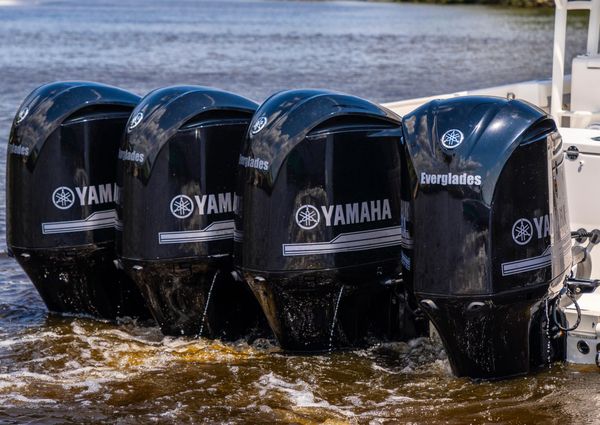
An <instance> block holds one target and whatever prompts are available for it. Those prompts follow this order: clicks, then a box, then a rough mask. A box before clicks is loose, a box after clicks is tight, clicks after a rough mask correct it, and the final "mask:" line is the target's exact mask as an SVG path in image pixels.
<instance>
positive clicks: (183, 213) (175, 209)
mask: <svg viewBox="0 0 600 425" xmlns="http://www.w3.org/2000/svg"><path fill="white" fill-rule="evenodd" d="M193 212H194V201H192V198H190V197H189V196H186V195H177V196H175V197H174V198H173V199H172V200H171V214H173V216H174V217H175V218H187V217H189V216H190V215H192V213H193Z"/></svg>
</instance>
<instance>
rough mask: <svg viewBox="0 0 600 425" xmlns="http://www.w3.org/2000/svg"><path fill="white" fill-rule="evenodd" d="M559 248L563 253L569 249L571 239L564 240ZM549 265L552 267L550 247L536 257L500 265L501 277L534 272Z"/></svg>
mask: <svg viewBox="0 0 600 425" xmlns="http://www.w3.org/2000/svg"><path fill="white" fill-rule="evenodd" d="M561 248H562V249H561V251H562V252H563V253H564V252H565V251H567V250H569V249H571V239H570V238H565V239H564V240H563V242H562V247H561ZM550 265H552V251H551V247H548V248H546V249H545V250H544V252H543V253H542V254H541V255H538V256H537V257H530V258H526V259H524V260H517V261H510V262H508V263H502V276H510V275H513V274H519V273H525V272H531V271H534V270H538V269H543V268H544V267H549V266H550Z"/></svg>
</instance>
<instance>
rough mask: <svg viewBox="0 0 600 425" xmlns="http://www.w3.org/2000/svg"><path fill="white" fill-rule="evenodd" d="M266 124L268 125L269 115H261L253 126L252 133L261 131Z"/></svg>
mask: <svg viewBox="0 0 600 425" xmlns="http://www.w3.org/2000/svg"><path fill="white" fill-rule="evenodd" d="M265 125H267V117H260V118H259V119H258V120H257V121H256V122H255V123H254V125H253V126H252V131H251V133H252V134H256V133H258V132H259V131H261V130H262V129H263V128H265Z"/></svg>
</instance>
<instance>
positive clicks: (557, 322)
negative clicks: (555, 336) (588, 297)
mask: <svg viewBox="0 0 600 425" xmlns="http://www.w3.org/2000/svg"><path fill="white" fill-rule="evenodd" d="M563 295H566V296H567V298H569V299H570V300H571V301H572V302H573V305H574V306H575V310H576V311H577V320H576V321H575V324H574V325H573V326H571V327H570V328H565V327H563V326H562V324H561V323H560V320H558V314H557V311H558V306H559V304H560V299H561V297H562V296H563ZM552 319H553V320H554V324H555V325H556V326H557V327H558V329H560V330H561V331H563V332H571V331H574V330H575V329H577V327H578V326H579V324H580V323H581V307H579V304H578V303H577V299H576V298H575V296H574V295H573V293H572V292H571V291H570V290H569V288H568V287H567V286H566V285H565V286H564V287H563V288H562V289H561V290H560V292H559V293H558V296H557V297H556V299H555V300H554V303H553V304H552Z"/></svg>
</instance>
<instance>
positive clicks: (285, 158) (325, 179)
mask: <svg viewBox="0 0 600 425" xmlns="http://www.w3.org/2000/svg"><path fill="white" fill-rule="evenodd" d="M400 137H401V124H400V117H398V116H396V115H395V114H393V113H392V112H390V111H388V110H386V109H383V108H381V107H379V106H376V105H374V104H372V103H370V102H368V101H366V100H363V99H359V98H356V97H353V96H348V95H343V94H339V93H334V92H330V91H323V90H293V91H287V92H281V93H278V94H276V95H274V96H272V97H271V98H269V99H267V101H265V102H264V103H263V104H262V105H261V107H260V108H259V109H258V111H257V112H256V114H255V115H254V118H253V121H252V126H251V128H250V130H249V132H248V138H247V140H246V145H245V146H244V148H243V149H242V154H241V156H240V161H239V164H240V165H239V171H238V176H239V177H238V179H239V180H238V181H239V184H238V196H241V197H242V201H241V202H239V203H238V205H239V207H240V208H239V209H238V210H236V234H235V246H236V251H235V254H236V257H235V261H236V267H237V269H238V270H239V272H240V274H241V275H242V276H243V279H244V280H245V281H246V282H247V283H248V284H249V285H250V287H251V288H252V290H253V291H254V293H255V295H256V296H257V298H258V300H259V301H260V303H261V305H262V307H263V310H264V312H265V314H266V316H267V319H268V320H269V324H270V325H271V328H272V329H273V331H274V333H275V335H276V337H277V339H278V340H279V343H280V345H281V347H282V348H284V349H286V350H292V351H319V350H327V349H332V348H337V347H353V346H357V345H363V344H365V342H366V338H367V336H368V335H369V334H370V331H373V332H374V334H375V335H376V336H383V337H386V336H387V337H390V338H394V339H401V338H409V337H412V336H415V335H416V334H420V333H423V332H425V330H426V329H424V328H426V326H427V323H426V321H422V322H421V323H420V326H419V325H415V322H414V320H413V317H409V316H407V315H408V314H409V313H408V310H406V311H405V294H404V286H403V285H402V283H401V277H400V244H401V239H402V235H401V232H400V203H399V201H400V199H399V193H400V152H399V142H400ZM405 314H406V316H405ZM404 319H406V326H404V322H403V321H404ZM415 326H416V328H417V329H415Z"/></svg>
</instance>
